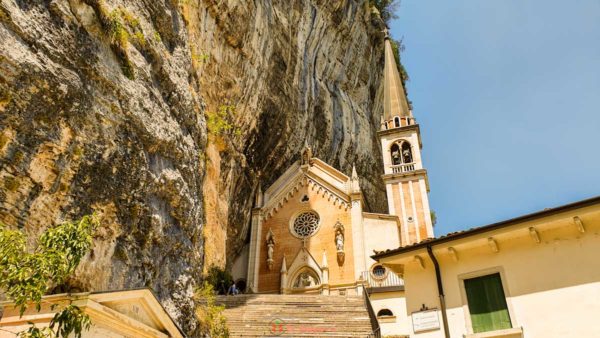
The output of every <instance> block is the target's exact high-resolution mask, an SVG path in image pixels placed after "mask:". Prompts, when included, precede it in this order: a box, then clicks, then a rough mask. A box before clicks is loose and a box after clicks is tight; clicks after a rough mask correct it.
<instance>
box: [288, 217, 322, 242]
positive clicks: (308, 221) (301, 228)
mask: <svg viewBox="0 0 600 338" xmlns="http://www.w3.org/2000/svg"><path fill="white" fill-rule="evenodd" d="M318 228H319V215H317V213H316V212H314V211H309V212H304V213H302V214H300V215H299V216H298V217H296V219H295V220H294V225H293V230H294V234H295V235H296V236H298V237H300V238H306V237H310V236H312V235H314V234H315V232H317V229H318Z"/></svg>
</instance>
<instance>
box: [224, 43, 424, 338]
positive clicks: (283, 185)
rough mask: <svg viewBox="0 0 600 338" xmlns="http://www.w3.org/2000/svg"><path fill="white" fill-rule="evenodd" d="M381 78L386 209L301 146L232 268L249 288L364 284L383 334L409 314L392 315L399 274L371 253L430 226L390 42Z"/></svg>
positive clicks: (262, 198)
mask: <svg viewBox="0 0 600 338" xmlns="http://www.w3.org/2000/svg"><path fill="white" fill-rule="evenodd" d="M384 81H385V83H384V116H383V117H382V119H381V130H380V131H379V132H378V137H379V139H380V142H381V149H382V154H383V158H384V163H383V164H384V168H385V169H384V172H382V173H381V174H382V179H383V181H384V183H385V186H386V193H387V199H388V208H389V214H375V213H370V212H367V211H366V210H364V209H363V206H364V203H363V195H362V193H361V188H360V185H359V178H358V175H357V173H356V170H355V169H354V168H353V171H352V174H351V176H347V175H345V174H344V173H342V172H340V171H339V170H337V169H335V168H333V167H332V166H330V165H328V164H327V163H325V162H323V161H322V160H320V159H318V158H316V157H313V155H312V151H311V149H310V147H308V146H305V149H304V150H303V152H302V154H301V160H299V161H298V162H296V163H294V164H293V165H292V166H291V167H290V168H289V169H288V170H287V171H286V172H285V173H284V174H283V175H282V176H281V177H279V178H278V179H277V180H276V181H275V182H274V183H273V184H272V185H271V186H270V187H268V188H267V189H266V190H265V191H264V192H262V191H261V192H259V193H258V196H257V197H256V201H255V208H254V210H253V213H252V223H251V229H250V231H251V235H250V236H251V239H250V244H249V245H248V246H247V252H245V253H244V254H243V255H242V256H241V257H240V258H239V259H238V262H236V263H235V264H234V268H233V273H234V277H235V278H244V279H245V281H246V283H247V288H248V290H249V291H250V292H253V293H281V294H289V293H318V294H325V295H357V294H361V293H362V292H363V290H367V291H368V292H369V293H370V294H371V295H372V297H371V299H372V303H373V307H374V310H375V312H376V313H379V315H380V316H381V320H380V322H382V329H383V331H384V333H385V331H386V325H387V326H388V327H389V330H387V331H389V333H390V334H391V333H397V332H392V331H397V328H398V327H399V326H402V325H401V324H400V323H395V322H393V321H391V320H390V319H391V318H406V315H405V314H403V315H402V314H398V315H397V312H398V311H404V308H405V306H404V303H403V300H404V294H403V290H404V285H403V280H402V278H401V276H400V275H399V274H396V273H395V272H393V271H391V270H389V269H388V268H386V267H384V266H383V265H381V264H379V263H377V262H376V261H375V260H373V259H372V258H371V257H370V256H371V255H373V252H374V251H382V250H386V249H391V248H396V247H399V246H403V245H408V244H412V243H415V242H418V241H421V240H424V239H427V238H431V237H433V225H432V220H431V213H430V209H429V201H428V196H427V194H428V190H429V186H428V181H427V171H426V170H425V168H424V167H423V164H422V159H421V147H422V143H421V137H420V129H419V125H418V124H417V123H416V120H415V118H414V117H413V115H412V112H411V110H410V109H409V106H408V103H407V99H406V96H405V92H404V88H403V86H402V82H401V79H400V75H399V72H398V68H397V65H396V63H395V59H394V54H393V51H392V47H391V43H390V41H389V39H387V38H386V40H385V74H384ZM363 287H364V288H363ZM398 302H400V303H398ZM396 303H398V304H396ZM392 306H394V307H395V308H396V310H392V309H390V307H392ZM388 324H389V325H388ZM392 327H395V328H396V329H392Z"/></svg>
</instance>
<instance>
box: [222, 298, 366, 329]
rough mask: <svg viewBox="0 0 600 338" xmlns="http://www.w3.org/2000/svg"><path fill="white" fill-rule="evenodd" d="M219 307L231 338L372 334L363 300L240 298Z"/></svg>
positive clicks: (229, 299) (231, 299) (228, 299)
mask: <svg viewBox="0 0 600 338" xmlns="http://www.w3.org/2000/svg"><path fill="white" fill-rule="evenodd" d="M217 303H219V304H223V305H225V308H226V309H225V312H224V315H225V317H226V318H227V326H228V327H229V331H230V335H231V337H281V336H283V337H367V336H368V335H369V334H370V333H371V330H372V329H371V322H370V319H369V314H368V312H367V309H366V308H365V304H364V300H363V298H362V296H323V295H238V296H219V297H217ZM278 330H280V331H278ZM282 330H285V332H281V331H282Z"/></svg>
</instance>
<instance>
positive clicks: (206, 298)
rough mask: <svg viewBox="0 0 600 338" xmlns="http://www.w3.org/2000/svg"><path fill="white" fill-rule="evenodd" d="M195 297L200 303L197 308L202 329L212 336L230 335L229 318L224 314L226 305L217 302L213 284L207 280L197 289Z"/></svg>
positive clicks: (222, 337) (197, 316)
mask: <svg viewBox="0 0 600 338" xmlns="http://www.w3.org/2000/svg"><path fill="white" fill-rule="evenodd" d="M194 298H195V300H196V301H197V302H198V304H200V305H199V306H198V307H197V308H196V318H197V319H198V321H199V322H200V328H201V330H202V331H203V332H204V333H208V334H209V336H210V337H219V338H227V337H229V330H228V329H227V320H226V319H225V316H223V311H224V310H225V307H224V306H222V305H217V304H216V302H215V290H214V288H213V286H212V285H211V284H210V283H209V282H208V281H205V282H204V283H203V284H202V287H201V288H199V289H197V290H196V293H195V295H194Z"/></svg>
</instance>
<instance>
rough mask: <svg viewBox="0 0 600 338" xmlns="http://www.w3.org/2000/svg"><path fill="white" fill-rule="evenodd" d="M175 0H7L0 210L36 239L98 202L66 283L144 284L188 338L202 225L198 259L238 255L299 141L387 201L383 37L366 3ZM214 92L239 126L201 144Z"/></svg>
mask: <svg viewBox="0 0 600 338" xmlns="http://www.w3.org/2000/svg"><path fill="white" fill-rule="evenodd" d="M179 2H180V3H178V2H177V1H174V0H173V1H166V0H165V1H162V0H157V1H154V0H153V1H133V0H127V1H125V0H121V1H119V0H115V1H99V0H85V1H80V0H53V1H42V0H38V1H35V0H29V1H23V0H2V2H1V5H0V23H1V24H0V44H1V46H2V48H0V221H2V222H3V223H6V224H10V225H11V226H15V227H20V228H24V229H25V231H26V232H27V233H28V234H30V235H33V236H35V235H37V234H39V233H40V232H41V231H42V230H43V229H45V228H46V227H47V226H49V225H51V224H55V223H57V222H60V220H63V219H72V218H77V217H80V216H82V215H84V214H87V213H91V212H93V211H95V212H97V213H98V214H100V215H101V216H102V219H103V221H102V226H101V228H100V229H99V230H98V233H97V235H96V238H95V241H94V248H93V251H92V252H91V253H90V255H89V257H88V258H87V259H86V260H85V261H84V262H83V263H82V265H81V267H80V268H79V269H78V271H77V274H76V276H74V277H73V278H72V280H71V281H69V284H70V285H71V286H72V287H75V288H79V289H85V290H108V289H122V288H132V287H142V286H149V287H151V288H152V289H154V290H155V291H156V293H157V295H158V297H159V299H160V300H161V301H162V303H163V305H164V306H165V308H166V309H167V310H168V311H169V312H170V313H171V315H172V316H173V317H174V318H175V319H176V320H177V321H178V322H179V323H180V324H181V325H182V327H183V328H184V331H186V332H188V333H190V335H191V336H194V335H197V334H198V330H197V323H196V321H195V320H194V319H193V314H192V313H193V306H194V304H193V303H192V300H191V298H190V296H191V293H192V290H193V287H194V286H195V285H197V284H198V282H199V280H200V276H201V273H202V269H203V266H204V265H205V263H204V251H205V239H206V242H207V243H211V245H212V246H208V245H207V246H206V248H207V249H206V251H207V252H208V251H209V249H210V250H211V252H212V253H211V254H210V255H208V254H207V258H206V265H208V264H221V265H223V264H225V262H226V261H227V262H228V263H231V260H232V258H234V257H235V255H236V253H237V252H238V251H239V249H240V248H241V246H242V245H243V244H244V242H245V240H246V238H247V233H244V232H243V231H242V229H243V228H244V226H245V225H247V224H248V222H249V215H250V211H251V208H252V200H253V196H254V194H255V192H256V189H257V187H258V186H259V185H262V186H263V188H266V187H267V186H268V185H269V184H270V183H271V182H273V181H274V180H275V179H276V178H277V177H278V176H279V175H280V174H281V173H283V171H285V169H286V168H287V167H288V166H289V165H290V164H291V163H293V162H294V161H295V160H296V159H298V158H299V153H300V150H301V148H302V147H303V145H304V143H305V141H307V142H308V143H309V144H310V145H311V146H312V147H313V150H314V153H315V155H316V156H317V157H320V158H321V159H323V160H325V161H327V162H328V163H330V164H331V165H333V166H335V167H336V168H338V169H341V170H342V171H344V172H346V173H348V174H349V173H350V171H351V168H352V164H353V163H354V164H356V166H357V171H358V173H359V175H360V176H361V177H362V181H361V185H362V188H363V190H364V193H365V198H366V199H367V205H368V206H369V207H370V208H371V209H372V210H373V211H384V210H385V200H384V196H385V193H384V189H383V184H382V182H381V181H380V177H379V175H380V173H382V172H383V171H382V169H381V154H380V150H379V143H378V141H377V139H376V136H375V132H376V130H377V129H378V125H379V116H380V114H381V110H382V105H381V103H380V101H381V100H380V98H381V89H380V82H381V81H380V80H381V76H382V66H383V54H382V52H383V48H382V47H383V43H382V34H381V33H380V31H381V29H382V27H381V23H380V21H379V20H378V19H376V18H372V17H371V15H370V11H369V9H368V6H367V5H366V2H364V1H354V0H347V1H344V0H342V1H308V0H301V1H272V2H247V1H227V2H225V1H211V0H200V1H179ZM116 23H119V24H120V26H119V25H117V24H116ZM123 31H125V32H126V34H123ZM224 104H231V105H234V106H235V107H236V109H235V112H233V113H231V115H230V116H228V117H227V119H228V121H229V122H231V123H232V124H233V125H234V126H235V132H228V133H225V134H223V135H220V136H215V135H213V136H211V137H208V141H207V128H206V123H205V118H204V113H205V112H207V111H209V112H210V111H216V110H217V109H218V107H219V106H220V105H224ZM205 223H206V227H205V226H204V224H205Z"/></svg>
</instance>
